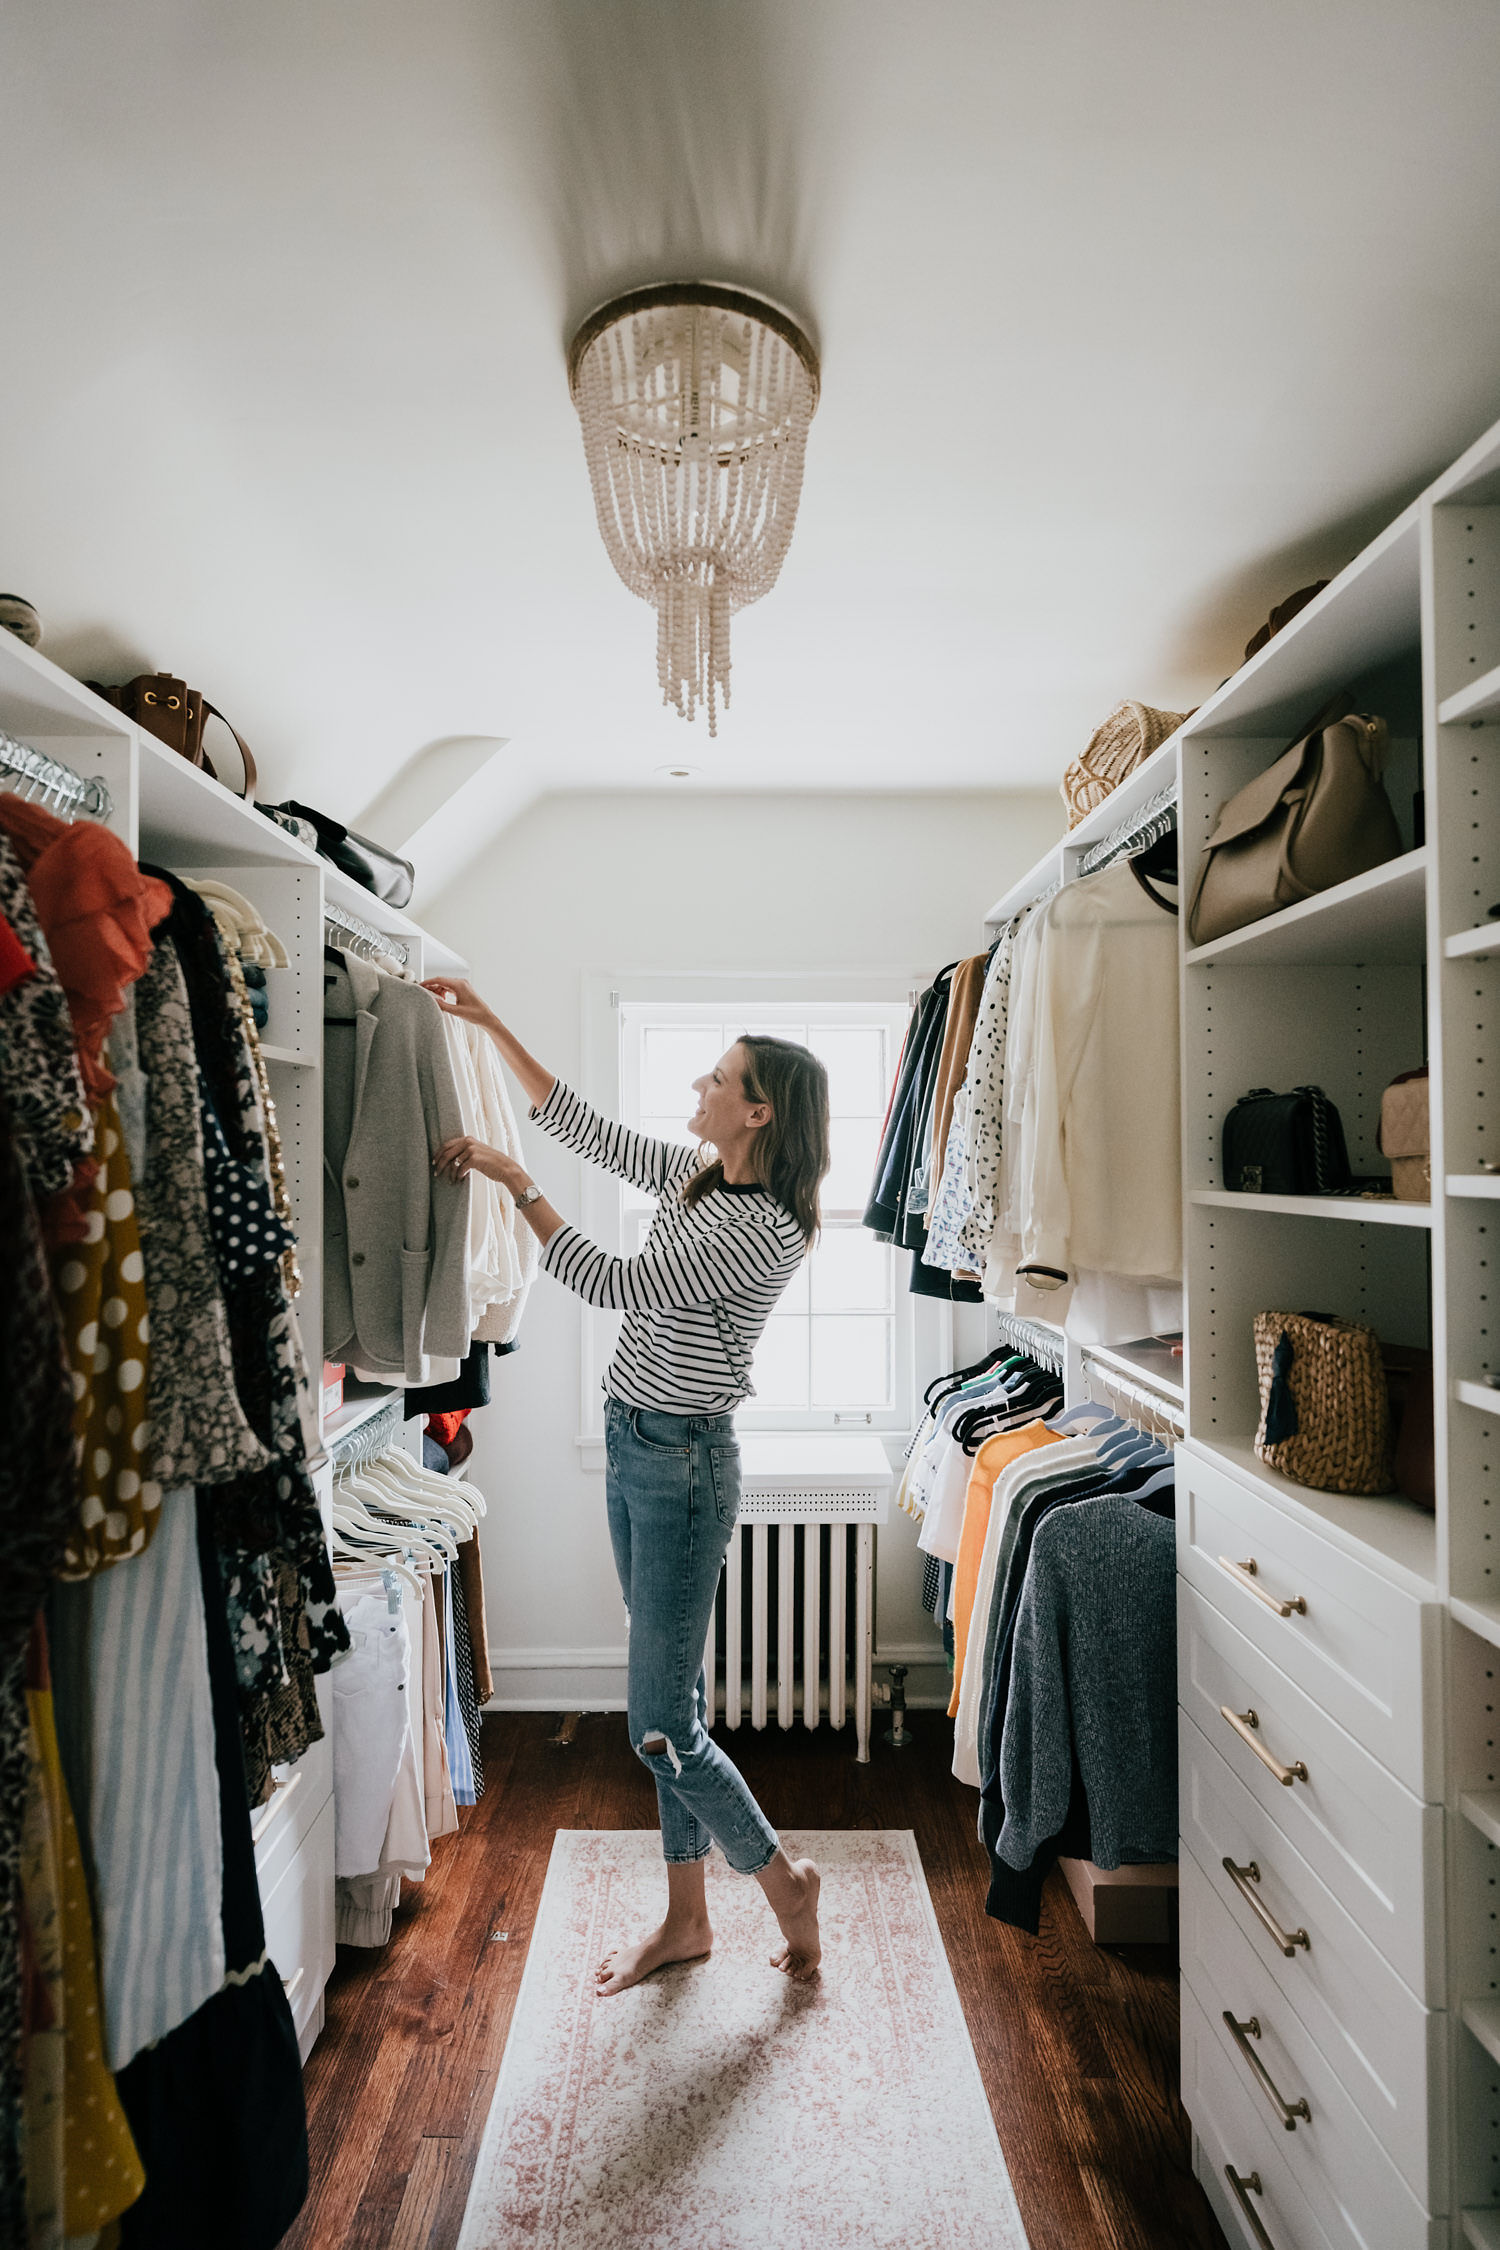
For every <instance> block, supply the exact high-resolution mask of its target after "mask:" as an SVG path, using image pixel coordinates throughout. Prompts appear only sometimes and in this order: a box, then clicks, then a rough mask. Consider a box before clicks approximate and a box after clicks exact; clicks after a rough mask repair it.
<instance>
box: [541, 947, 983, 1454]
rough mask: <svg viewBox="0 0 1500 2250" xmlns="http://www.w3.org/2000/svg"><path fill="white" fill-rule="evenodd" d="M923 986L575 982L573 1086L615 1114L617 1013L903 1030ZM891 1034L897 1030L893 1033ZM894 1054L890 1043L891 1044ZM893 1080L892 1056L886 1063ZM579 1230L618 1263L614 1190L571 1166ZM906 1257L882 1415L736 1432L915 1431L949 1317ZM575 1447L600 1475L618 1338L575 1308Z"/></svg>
mask: <svg viewBox="0 0 1500 2250" xmlns="http://www.w3.org/2000/svg"><path fill="white" fill-rule="evenodd" d="M929 981H930V977H929V975H928V974H927V972H925V971H923V970H921V969H909V968H893V969H886V970H868V971H861V972H846V971H836V970H835V971H817V970H787V971H784V972H770V973H760V974H751V973H736V972H732V971H727V970H726V971H715V970H704V971H682V972H679V973H677V974H673V975H666V974H662V973H659V972H649V973H647V972H641V973H630V972H626V971H621V970H597V971H588V972H585V974H584V977H583V993H582V999H583V1026H582V1031H583V1038H582V1056H583V1074H582V1075H583V1084H582V1085H581V1086H580V1088H579V1091H580V1093H582V1094H583V1095H584V1097H585V1098H586V1099H587V1100H588V1101H590V1102H592V1103H593V1105H594V1107H595V1108H596V1109H598V1110H600V1111H602V1112H603V1114H604V1115H605V1116H607V1117H619V1116H620V1115H621V1114H622V1111H623V1102H624V1089H623V1086H622V1062H621V1038H620V1009H621V1006H622V1004H629V1005H632V1006H634V1005H642V1004H644V1005H651V1004H652V1003H657V1004H662V1003H665V1004H668V1005H670V1004H672V1003H683V1002H692V1003H696V1004H699V1005H701V1004H703V1003H704V1002H706V1001H710V1000H711V1001H713V1002H714V1003H715V1004H719V1005H722V1006H723V1007H724V1008H725V1009H726V1010H729V1009H733V1010H735V1011H739V1010H744V1011H745V1013H746V1014H747V1015H750V1016H751V1017H753V1015H754V1013H755V1011H756V1009H757V1008H763V1009H764V1010H765V1012H766V1013H767V1014H770V1013H771V1012H772V1011H773V1010H775V1011H779V1012H786V1011H788V1010H790V1009H793V1008H797V1007H804V1006H809V1005H810V1006H814V1007H819V1008H821V1007H825V1006H837V1005H839V1004H840V1003H847V1002H849V1001H856V1002H871V1001H873V1002H877V1003H880V1004H883V1005H886V1006H891V1007H893V1008H894V1009H896V1010H897V1011H898V1014H899V1017H900V1018H901V1019H902V1022H903V1023H904V1019H905V1018H906V1016H907V1014H908V1012H909V1010H910V1007H911V1004H912V1001H913V998H914V996H915V995H916V993H917V992H918V991H920V990H921V988H922V987H923V986H924V985H925V984H926V983H928V982H929ZM897 1028H898V1030H899V1028H900V1026H899V1025H898V1027H897ZM897 1045H899V1040H898V1042H897ZM890 1061H891V1070H892V1074H893V1075H894V1072H895V1068H896V1061H897V1055H896V1052H895V1050H894V1049H893V1052H892V1054H891V1058H890ZM580 1173H581V1179H580V1208H579V1224H580V1226H581V1227H582V1229H583V1231H584V1232H585V1233H586V1234H587V1235H588V1236H590V1238H591V1239H592V1240H593V1241H595V1242H597V1243H598V1244H599V1245H600V1246H601V1248H604V1249H607V1250H610V1251H613V1252H615V1253H616V1254H619V1253H620V1252H621V1250H622V1249H623V1247H624V1245H623V1243H622V1240H621V1224H620V1193H619V1182H618V1180H616V1179H615V1178H614V1177H613V1176H612V1175H611V1174H609V1173H607V1172H604V1171H602V1170H601V1169H600V1167H599V1166H598V1165H595V1164H582V1165H581V1166H580ZM906 1264H907V1254H906V1253H904V1252H899V1251H898V1252H897V1253H896V1274H895V1299H896V1323H895V1333H896V1379H895V1387H894V1404H893V1406H892V1408H891V1409H890V1410H889V1411H884V1412H881V1413H877V1414H873V1415H872V1416H871V1418H870V1419H869V1420H868V1421H867V1420H866V1419H865V1418H864V1416H863V1414H861V1415H860V1417H859V1419H858V1421H850V1420H847V1419H845V1420H841V1421H839V1422H837V1423H836V1422H835V1420H834V1413H833V1410H832V1409H821V1410H817V1411H814V1412H811V1413H798V1412H795V1411H791V1410H788V1411H786V1412H776V1411H774V1410H767V1411H766V1412H764V1413H757V1412H756V1411H755V1409H754V1406H753V1402H752V1404H751V1406H750V1408H749V1409H748V1410H743V1420H742V1426H743V1427H744V1428H745V1429H746V1430H751V1429H756V1430H772V1429H791V1430H795V1429H833V1428H835V1427H837V1428H843V1429H854V1428H860V1429H870V1430H873V1431H875V1432H876V1433H877V1434H878V1435H880V1436H881V1437H883V1438H885V1439H887V1440H893V1439H900V1438H901V1437H904V1436H906V1435H908V1434H909V1433H910V1431H911V1430H912V1428H913V1427H914V1426H915V1422H916V1416H917V1408H918V1403H919V1401H920V1398H921V1393H922V1390H923V1388H924V1386H925V1385H926V1384H927V1383H929V1382H930V1381H931V1380H932V1378H933V1376H934V1375H935V1374H937V1373H939V1372H940V1371H941V1369H942V1368H943V1367H944V1366H946V1365H947V1363H948V1362H947V1356H946V1355H947V1354H948V1352H949V1349H950V1343H951V1334H952V1320H951V1309H950V1307H949V1306H948V1305H947V1303H946V1302H944V1300H942V1299H940V1298H937V1299H934V1298H927V1297H915V1296H913V1295H912V1294H911V1292H910V1290H909V1289H908V1288H907V1286H906V1284H907V1280H908V1278H909V1277H908V1274H907V1270H906ZM580 1314H581V1324H582V1325H581V1349H580V1355H579V1376H580V1384H579V1391H580V1396H579V1423H578V1428H579V1435H578V1446H579V1450H580V1452H581V1454H582V1456H583V1459H584V1463H585V1466H587V1467H590V1468H601V1469H602V1467H603V1461H604V1402H603V1396H602V1391H601V1384H602V1381H603V1376H604V1370H605V1368H606V1367H607V1366H608V1364H609V1358H610V1354H611V1352H612V1351H613V1350H614V1345H615V1337H616V1335H617V1334H618V1332H619V1320H618V1317H615V1318H610V1317H609V1316H607V1315H605V1314H602V1313H599V1312H597V1311H595V1310H593V1309H592V1308H591V1307H589V1306H586V1305H585V1306H580Z"/></svg>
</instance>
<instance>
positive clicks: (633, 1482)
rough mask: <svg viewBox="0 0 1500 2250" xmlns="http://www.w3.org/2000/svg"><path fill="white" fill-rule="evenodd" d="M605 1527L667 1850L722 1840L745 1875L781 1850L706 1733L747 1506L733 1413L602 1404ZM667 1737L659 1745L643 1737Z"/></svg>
mask: <svg viewBox="0 0 1500 2250" xmlns="http://www.w3.org/2000/svg"><path fill="white" fill-rule="evenodd" d="M604 1432H605V1461H606V1470H605V1494H606V1499H607V1503H608V1508H609V1536H610V1543H611V1545H612V1546H613V1548H614V1553H615V1568H616V1570H617V1571H618V1572H619V1574H620V1590H621V1592H622V1593H623V1594H624V1596H625V1607H626V1609H627V1610H628V1612H629V1614H630V1671H629V1688H628V1709H629V1723H630V1739H631V1742H632V1744H633V1745H634V1747H635V1754H636V1756H637V1757H638V1758H639V1759H640V1761H641V1763H642V1765H644V1766H646V1767H648V1768H649V1770H650V1772H651V1774H652V1776H653V1778H654V1779H655V1782H656V1794H657V1799H658V1801H659V1803H660V1806H661V1842H662V1850H663V1852H664V1854H665V1855H666V1857H667V1859H669V1860H673V1861H681V1860H695V1859H706V1858H707V1857H708V1853H709V1850H710V1848H711V1846H712V1845H714V1844H717V1845H718V1847H719V1849H720V1851H721V1852H722V1853H723V1854H724V1857H725V1858H726V1859H727V1860H728V1862H729V1864H730V1866H731V1867H732V1868H734V1869H735V1870H736V1872H737V1873H739V1874H741V1875H755V1874H758V1873H759V1871H760V1869H761V1868H763V1867H765V1866H766V1865H767V1864H768V1863H769V1862H770V1861H771V1860H772V1859H774V1858H775V1856H776V1848H777V1837H776V1831H775V1829H774V1828H773V1827H772V1826H771V1824H770V1822H769V1821H768V1820H767V1819H766V1816H765V1814H764V1813H763V1812H762V1811H761V1809H760V1807H759V1805H758V1804H757V1803H756V1802H755V1799H754V1798H753V1797H752V1796H751V1794H750V1792H749V1790H748V1789H747V1788H746V1786H745V1783H744V1779H743V1777H742V1775H741V1774H740V1773H739V1772H738V1771H737V1769H736V1768H735V1767H734V1766H733V1765H731V1764H730V1761H729V1760H728V1758H726V1757H725V1755H724V1753H723V1751H722V1750H721V1749H720V1748H719V1746H718V1744H717V1743H716V1742H715V1741H714V1740H713V1737H712V1736H711V1735H710V1734H709V1732H708V1729H707V1726H706V1725H705V1723H704V1722H705V1719H706V1717H707V1712H708V1706H707V1702H706V1699H705V1694H704V1677H703V1644H704V1642H705V1641H706V1640H707V1638H708V1621H709V1618H710V1616H711V1615H712V1613H713V1604H714V1594H715V1592H716V1590H717V1588H718V1583H719V1573H720V1570H721V1569H722V1568H723V1563H724V1556H725V1553H726V1551H727V1549H728V1546H729V1541H730V1539H731V1537H732V1535H733V1532H734V1525H735V1518H736V1517H737V1516H738V1514H739V1510H740V1449H739V1442H738V1440H737V1439H736V1437H735V1434H734V1422H733V1419H732V1417H731V1416H730V1415H728V1414H656V1413H653V1412H652V1411H651V1410H650V1409H648V1408H647V1407H644V1406H622V1405H621V1403H620V1401H619V1400H618V1399H613V1398H612V1399H610V1400H608V1401H607V1403H606V1406H605V1418H604ZM658 1738H660V1740H661V1742H662V1744H663V1747H662V1748H661V1749H659V1750H658V1749H655V1748H653V1749H651V1750H647V1749H646V1748H645V1744H646V1743H648V1742H651V1743H655V1741H656V1740H657V1739H658Z"/></svg>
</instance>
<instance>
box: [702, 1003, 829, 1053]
mask: <svg viewBox="0 0 1500 2250" xmlns="http://www.w3.org/2000/svg"><path fill="white" fill-rule="evenodd" d="M747 1031H748V1032H750V1033H752V1034H754V1033H759V1034H760V1035H761V1036H762V1037H763V1038H766V1039H791V1040H795V1042H796V1044H797V1045H798V1046H799V1047H805V1046H806V1045H807V1043H808V1041H807V1024H806V1022H805V1021H804V1020H803V1018H802V1017H800V1016H777V1015H772V1014H771V1013H769V1012H768V1011H762V1012H761V1013H759V1014H757V1015H755V1016H731V1017H729V1018H727V1019H726V1021H725V1024H724V1044H725V1046H726V1047H729V1046H732V1045H733V1043H734V1041H735V1040H736V1039H741V1038H743V1037H744V1035H745V1033H746V1032H747ZM717 1059H718V1058H717V1057H715V1060H716V1061H717Z"/></svg>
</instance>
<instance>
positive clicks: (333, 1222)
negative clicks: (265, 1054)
mask: <svg viewBox="0 0 1500 2250" xmlns="http://www.w3.org/2000/svg"><path fill="white" fill-rule="evenodd" d="M463 1129H464V1127H463V1118H462V1116H461V1114H460V1112H459V1106H458V1087H457V1085H456V1084H455V1082H454V1077H453V1066H452V1064H451V1063H450V1061H449V1059H448V1044H447V1040H446V1037H445V1036H444V1031H443V1016H442V1010H441V1009H440V1008H439V1006H438V1004H437V1002H436V1001H435V1000H434V999H433V997H432V995H431V993H430V992H424V991H423V990H422V988H421V986H420V985H415V984H403V983H402V982H401V980H400V978H399V977H388V976H383V975H382V974H381V972H380V971H379V970H378V969H375V968H372V967H371V966H370V964H369V962H368V961H362V960H360V959H359V958H358V957H357V955H355V954H352V953H346V954H342V955H341V956H340V958H339V960H338V962H337V963H335V962H333V961H332V960H330V961H329V962H328V964H327V967H326V970H325V976H324V1002H323V1350H324V1354H325V1356H326V1357H327V1358H329V1359H334V1360H347V1361H348V1362H350V1363H351V1364H352V1365H354V1366H357V1367H362V1368H366V1369H368V1371H369V1372H370V1373H371V1374H372V1375H391V1376H395V1377H396V1378H397V1379H398V1380H400V1381H404V1382H407V1383H425V1382H426V1381H427V1380H428V1366H427V1362H428V1359H429V1358H438V1359H462V1358H463V1356H464V1354H465V1352H466V1351H467V1350H468V1348H469V1292H468V1278H467V1275H466V1273H465V1253H466V1249H467V1243H468V1228H469V1183H468V1181H467V1180H464V1181H462V1182H460V1183H458V1184H455V1183H454V1182H453V1181H451V1180H437V1179H434V1178H433V1173H432V1156H433V1152H434V1151H435V1150H436V1149H437V1148H438V1147H439V1145H440V1144H441V1143H442V1142H443V1141H445V1140H450V1139H452V1138H453V1137H454V1136H455V1135H456V1134H459V1133H461V1132H462V1131H463Z"/></svg>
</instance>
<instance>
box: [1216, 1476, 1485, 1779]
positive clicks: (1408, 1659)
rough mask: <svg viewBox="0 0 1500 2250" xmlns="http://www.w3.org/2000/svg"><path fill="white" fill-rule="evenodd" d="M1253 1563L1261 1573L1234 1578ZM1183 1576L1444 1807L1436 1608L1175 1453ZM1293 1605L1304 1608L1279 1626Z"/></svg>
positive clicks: (1401, 1775) (1235, 1482) (1265, 1501)
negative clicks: (1441, 1802)
mask: <svg viewBox="0 0 1500 2250" xmlns="http://www.w3.org/2000/svg"><path fill="white" fill-rule="evenodd" d="M1250 1562H1253V1563H1254V1565H1255V1569H1254V1571H1253V1573H1251V1572H1248V1571H1246V1570H1245V1569H1244V1568H1243V1567H1240V1568H1235V1567H1233V1566H1236V1565H1238V1566H1244V1565H1245V1564H1247V1563H1250ZM1177 1565H1178V1568H1179V1570H1180V1571H1181V1572H1182V1575H1183V1576H1184V1578H1186V1579H1187V1580H1188V1582H1189V1583H1190V1584H1191V1585H1193V1586H1195V1587H1196V1588H1197V1590H1198V1592H1199V1593H1200V1594H1203V1595H1205V1596H1206V1597H1207V1599H1208V1600H1209V1601H1211V1602H1212V1603H1213V1605H1214V1607H1215V1608H1216V1609H1220V1610H1222V1611H1223V1612H1224V1615H1225V1616H1226V1617H1227V1618H1228V1619H1229V1621H1230V1623H1231V1624H1233V1625H1237V1626H1238V1627H1239V1630H1240V1631H1241V1632H1242V1633H1243V1634H1244V1635H1245V1637H1246V1638H1247V1639H1248V1640H1251V1641H1253V1642H1254V1643H1255V1645H1256V1647H1257V1648H1261V1649H1264V1651H1265V1652H1266V1654H1267V1655H1268V1656H1269V1657H1271V1658H1272V1660H1273V1661H1274V1662H1275V1663H1276V1664H1278V1665H1280V1667H1281V1669H1282V1671H1283V1672H1285V1673H1286V1674H1287V1676H1288V1677H1289V1678H1290V1679H1293V1680H1295V1681H1296V1682H1297V1685H1298V1686H1299V1687H1301V1688H1304V1689H1305V1690H1306V1691H1307V1693H1308V1694H1309V1695H1310V1696H1311V1697H1312V1699H1313V1701H1314V1702H1315V1703H1316V1704H1317V1705H1318V1706H1319V1707H1320V1709H1322V1710H1324V1711H1326V1712H1327V1713H1328V1714H1329V1716H1330V1717H1331V1718H1335V1719H1337V1720H1338V1722H1339V1724H1340V1726H1342V1727H1345V1728H1347V1730H1348V1731H1349V1733H1350V1734H1352V1735H1353V1736H1354V1738H1355V1740H1356V1741H1357V1742H1362V1743H1363V1744H1364V1746H1365V1748H1366V1749H1367V1750H1370V1751H1373V1752H1374V1754H1375V1756H1376V1757H1377V1758H1378V1759H1379V1760H1380V1762H1381V1764H1382V1765H1385V1766H1389V1767H1390V1769H1391V1772H1392V1773H1393V1774H1395V1775H1396V1777H1397V1778H1398V1780H1401V1781H1404V1782H1405V1783H1406V1786H1407V1788H1408V1789H1410V1790H1412V1791H1413V1792H1414V1793H1415V1794H1416V1795H1417V1796H1419V1797H1424V1798H1441V1796H1442V1794H1443V1771H1442V1744H1441V1740H1440V1729H1439V1724H1438V1722H1439V1718H1440V1715H1441V1710H1442V1700H1441V1690H1440V1684H1439V1678H1438V1664H1439V1649H1440V1645H1441V1644H1440V1638H1439V1634H1440V1626H1441V1615H1442V1613H1441V1611H1440V1610H1439V1608H1438V1606H1437V1605H1436V1603H1432V1602H1421V1601H1418V1600H1417V1599H1416V1597H1415V1596H1414V1595H1412V1594H1408V1593H1405V1592H1403V1591H1402V1589H1401V1588H1400V1587H1397V1586H1393V1585H1392V1584H1391V1582H1390V1580H1389V1579H1387V1578H1383V1577H1381V1576H1380V1575H1379V1573H1378V1572H1376V1571H1374V1570H1371V1569H1370V1568H1368V1566H1367V1565H1366V1564H1364V1563H1361V1562H1357V1561H1356V1560H1355V1558H1354V1557H1353V1556H1352V1555H1348V1554H1345V1553H1344V1551H1343V1549H1342V1548H1340V1547H1336V1546H1334V1545H1333V1543H1332V1542H1331V1541H1330V1540H1327V1539H1323V1538H1320V1537H1319V1535H1318V1534H1317V1532H1315V1531H1311V1530H1309V1529H1308V1528H1307V1526H1306V1525H1304V1524H1301V1523H1298V1522H1296V1521H1295V1520H1294V1518H1293V1517H1292V1516H1290V1515H1289V1514H1288V1513H1287V1511H1286V1509H1285V1508H1283V1507H1281V1506H1279V1505H1278V1504H1277V1502H1276V1501H1275V1500H1273V1499H1272V1498H1270V1497H1269V1495H1267V1494H1265V1493H1263V1492H1258V1491H1254V1490H1252V1489H1251V1487H1250V1486H1249V1485H1246V1484H1243V1483H1241V1482H1240V1480H1239V1479H1238V1478H1237V1477H1234V1476H1231V1475H1229V1474H1228V1473H1227V1472H1226V1471H1225V1470H1224V1469H1222V1468H1221V1467H1220V1466H1219V1465H1218V1464H1217V1463H1216V1462H1207V1461H1205V1460H1204V1459H1203V1458H1202V1457H1201V1455H1199V1454H1198V1453H1197V1452H1195V1450H1194V1449H1193V1447H1192V1446H1181V1447H1179V1448H1178V1453H1177ZM1256 1589H1258V1592H1257V1591H1256ZM1273 1603H1274V1604H1275V1605H1277V1606H1275V1607H1273V1606H1271V1605H1272V1604H1273ZM1292 1603H1301V1604H1302V1605H1303V1606H1302V1607H1301V1608H1288V1611H1287V1614H1286V1615H1285V1616H1283V1615H1281V1614H1280V1609H1281V1608H1282V1607H1285V1606H1286V1605H1290V1604H1292Z"/></svg>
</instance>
